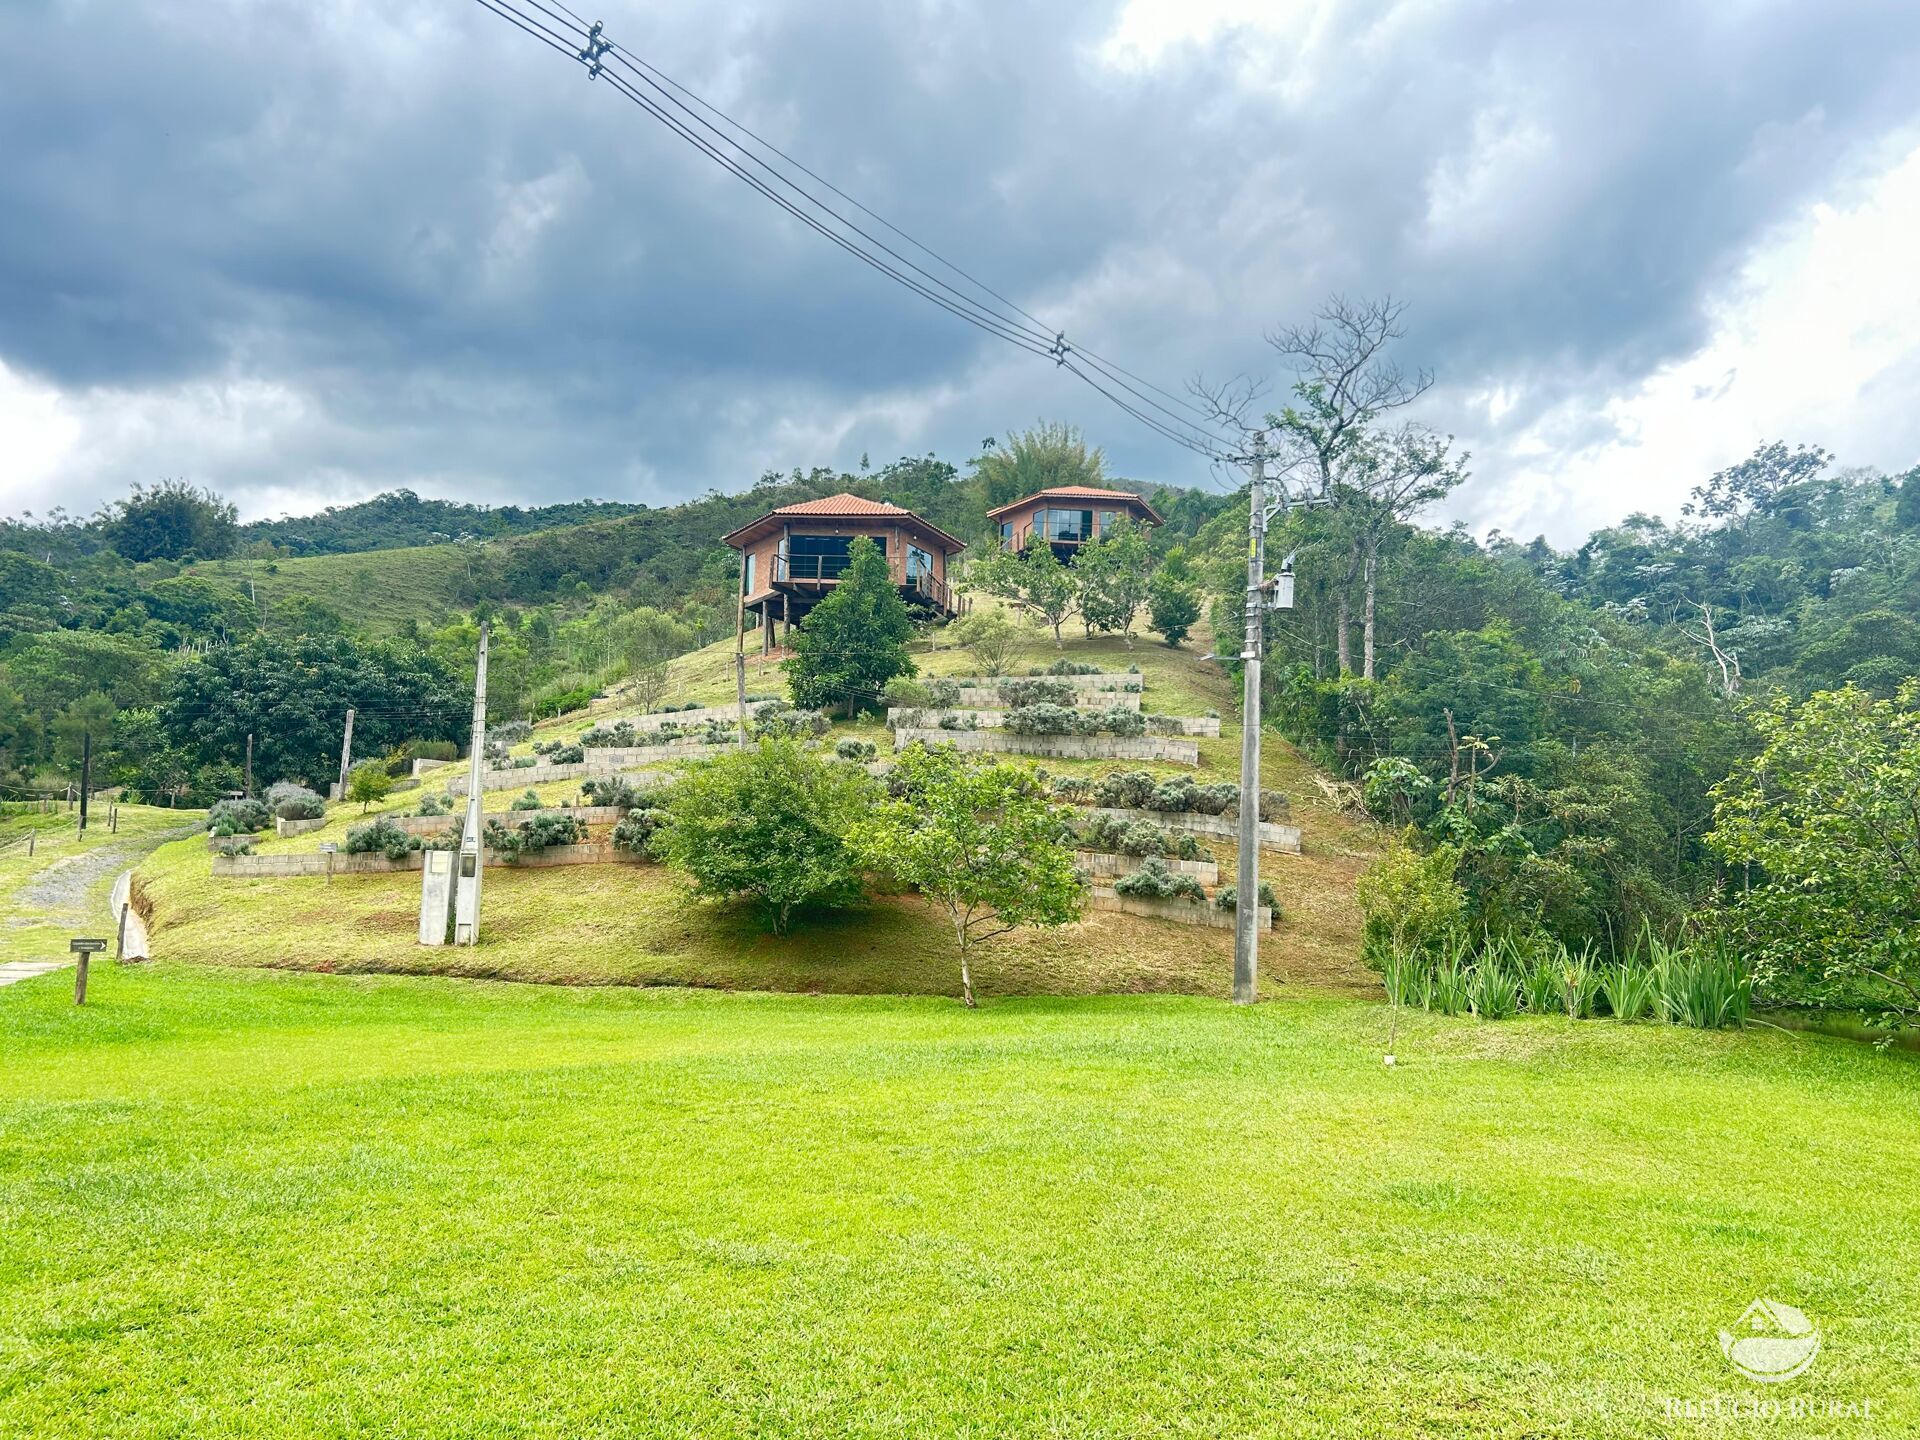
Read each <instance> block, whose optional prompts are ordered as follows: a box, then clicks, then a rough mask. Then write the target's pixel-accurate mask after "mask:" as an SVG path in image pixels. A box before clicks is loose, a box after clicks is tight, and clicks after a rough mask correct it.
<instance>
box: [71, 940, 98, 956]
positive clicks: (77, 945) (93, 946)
mask: <svg viewBox="0 0 1920 1440" xmlns="http://www.w3.org/2000/svg"><path fill="white" fill-rule="evenodd" d="M106 948H107V942H106V941H104V940H69V941H68V942H67V953H68V954H70V955H98V954H99V953H100V952H101V951H102V950H104V949H106Z"/></svg>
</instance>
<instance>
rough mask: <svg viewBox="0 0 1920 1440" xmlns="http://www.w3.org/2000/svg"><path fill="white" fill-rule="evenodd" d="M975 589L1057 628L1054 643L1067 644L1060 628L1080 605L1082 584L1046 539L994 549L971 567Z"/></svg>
mask: <svg viewBox="0 0 1920 1440" xmlns="http://www.w3.org/2000/svg"><path fill="white" fill-rule="evenodd" d="M967 579H968V581H969V582H970V583H971V584H973V585H974V586H975V588H977V589H980V590H983V591H985V592H986V593H987V594H989V595H993V596H997V597H998V598H999V599H1002V600H1005V601H1006V602H1007V603H1008V604H1009V605H1012V606H1013V607H1014V608H1015V609H1017V610H1020V611H1023V612H1024V613H1026V614H1028V615H1030V616H1032V617H1033V618H1034V620H1036V621H1037V622H1038V623H1040V624H1042V625H1046V626H1047V627H1049V628H1050V629H1051V630H1052V631H1053V643H1054V644H1055V645H1056V646H1064V645H1065V643H1066V642H1065V641H1064V640H1062V639H1061V636H1060V627H1061V626H1062V625H1064V624H1065V623H1066V622H1067V620H1068V619H1069V618H1070V617H1071V616H1072V614H1073V612H1074V608H1075V606H1077V605H1078V604H1079V591H1080V587H1079V585H1078V583H1077V582H1076V581H1075V579H1074V577H1073V575H1072V573H1071V572H1070V571H1069V570H1068V569H1067V567H1066V566H1064V565H1062V564H1061V563H1060V562H1059V561H1058V560H1057V559H1055V558H1054V554H1053V547H1052V546H1051V545H1049V544H1047V542H1046V541H1045V540H1042V539H1030V540H1029V541H1028V543H1027V548H1026V549H1025V550H1022V551H1019V552H1017V553H1016V552H1014V551H1011V550H994V551H991V552H989V553H988V554H985V555H983V556H981V557H980V558H979V559H978V560H975V561H974V562H973V564H972V565H971V566H969V567H968V569H967Z"/></svg>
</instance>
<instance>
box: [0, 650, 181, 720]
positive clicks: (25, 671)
mask: <svg viewBox="0 0 1920 1440" xmlns="http://www.w3.org/2000/svg"><path fill="white" fill-rule="evenodd" d="M166 663H167V660H166V656H165V655H164V654H162V653H161V652H160V651H159V650H158V649H157V648H155V647H154V646H153V645H150V644H148V643H146V642H145V641H143V640H140V639H136V638H131V637H127V636H122V635H108V634H103V633H102V632H100V631H97V630H50V631H48V632H47V633H46V634H44V635H36V636H34V637H33V639H31V640H29V641H27V642H26V643H25V644H23V645H22V646H20V648H19V649H18V650H17V651H16V652H15V653H14V655H13V658H12V659H11V660H9V661H8V662H7V668H8V670H9V671H10V672H11V674H12V677H13V683H14V684H16V685H18V686H19V687H20V689H21V691H22V693H23V694H25V695H26V696H27V697H29V699H30V700H31V701H32V702H33V704H34V706H35V708H36V709H38V710H40V711H41V713H42V714H45V715H48V716H52V715H55V714H58V713H59V712H60V711H62V710H64V709H66V708H67V707H68V706H69V705H71V704H73V702H74V701H76V700H78V699H80V698H81V697H82V696H84V695H95V694H98V695H105V696H107V697H108V698H109V699H110V700H112V702H113V703H114V704H115V705H123V706H126V705H146V704H151V703H152V702H153V701H154V700H156V699H158V698H159V696H160V693H161V690H162V687H163V685H164V676H165V671H166Z"/></svg>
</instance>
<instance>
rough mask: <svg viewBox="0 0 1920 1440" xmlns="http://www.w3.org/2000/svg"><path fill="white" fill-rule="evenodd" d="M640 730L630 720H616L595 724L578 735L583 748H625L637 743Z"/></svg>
mask: <svg viewBox="0 0 1920 1440" xmlns="http://www.w3.org/2000/svg"><path fill="white" fill-rule="evenodd" d="M639 734H640V732H639V731H638V730H636V729H635V728H634V725H633V722H632V721H631V720H616V721H614V723H613V724H612V725H604V726H603V725H595V726H594V727H593V728H592V729H591V730H588V731H587V732H586V733H585V734H584V735H582V736H581V737H580V746H581V748H582V749H585V750H609V749H622V750H624V749H627V748H628V747H630V746H633V745H636V744H639V743H640V741H639Z"/></svg>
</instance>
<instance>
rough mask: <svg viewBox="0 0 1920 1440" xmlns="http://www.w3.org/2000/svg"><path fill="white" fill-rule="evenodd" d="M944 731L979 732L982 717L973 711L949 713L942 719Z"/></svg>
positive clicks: (941, 725) (941, 724)
mask: <svg viewBox="0 0 1920 1440" xmlns="http://www.w3.org/2000/svg"><path fill="white" fill-rule="evenodd" d="M940 728H941V729H942V730H978V729H979V728H980V717H979V716H978V715H976V714H974V713H973V711H971V710H961V711H958V712H954V711H949V712H948V713H947V714H945V715H942V716H941V717H940Z"/></svg>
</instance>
